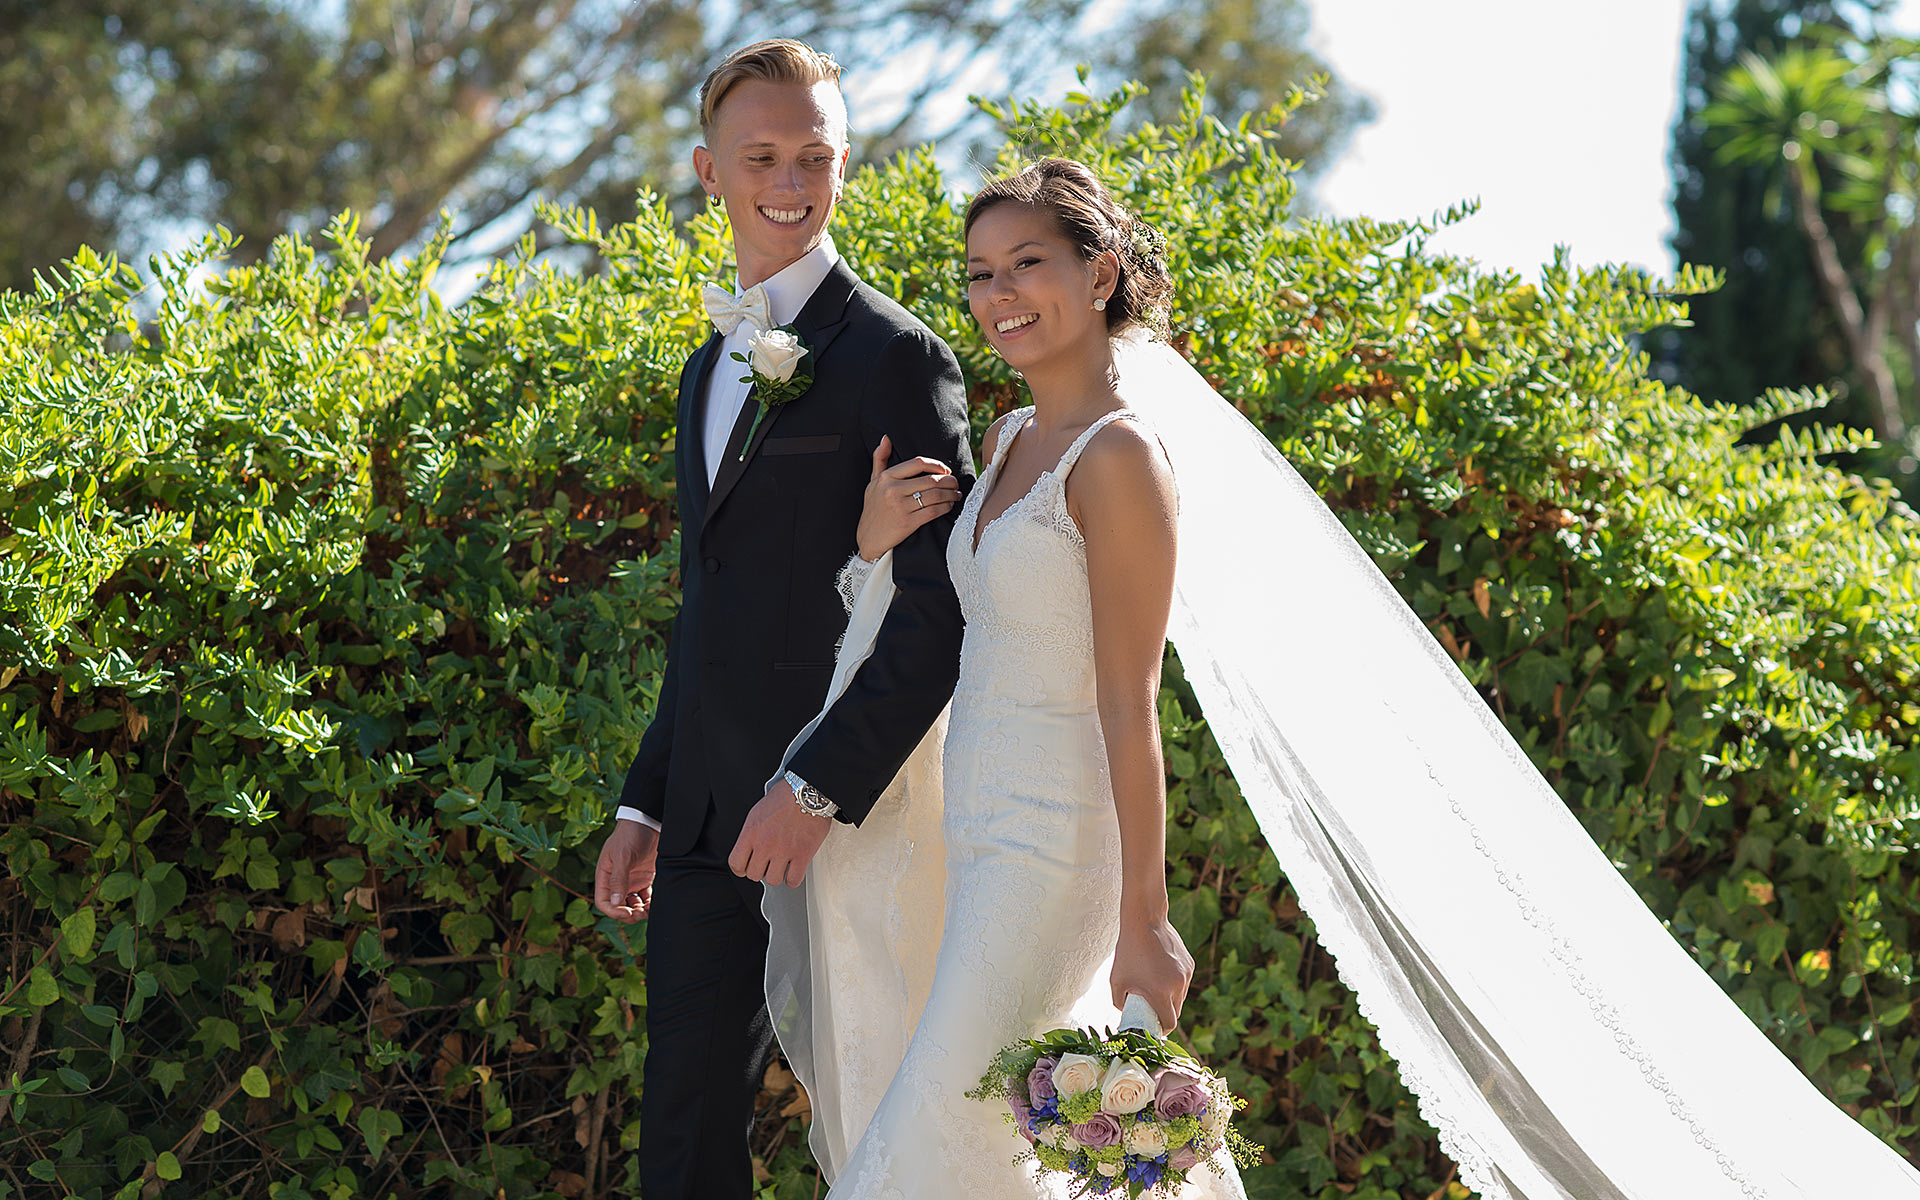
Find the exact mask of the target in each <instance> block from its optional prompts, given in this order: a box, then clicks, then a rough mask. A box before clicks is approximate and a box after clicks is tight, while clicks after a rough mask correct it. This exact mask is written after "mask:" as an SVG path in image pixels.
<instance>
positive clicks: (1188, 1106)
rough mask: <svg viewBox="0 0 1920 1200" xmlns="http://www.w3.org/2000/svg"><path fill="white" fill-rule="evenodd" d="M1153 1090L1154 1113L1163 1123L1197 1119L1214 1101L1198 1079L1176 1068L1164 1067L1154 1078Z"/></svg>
mask: <svg viewBox="0 0 1920 1200" xmlns="http://www.w3.org/2000/svg"><path fill="white" fill-rule="evenodd" d="M1153 1088H1154V1090H1153V1111H1154V1112H1155V1113H1157V1114H1159V1117H1160V1119H1161V1120H1162V1121H1171V1120H1174V1119H1175V1118H1177V1117H1197V1116H1199V1115H1200V1114H1201V1113H1202V1112H1203V1111H1205V1109H1206V1107H1207V1101H1208V1100H1210V1099H1212V1097H1211V1096H1210V1095H1209V1094H1208V1092H1207V1089H1206V1088H1205V1087H1204V1086H1202V1084H1201V1083H1200V1081H1199V1080H1198V1079H1195V1078H1194V1077H1193V1076H1192V1075H1189V1074H1188V1073H1187V1072H1185V1071H1182V1070H1179V1069H1178V1068H1176V1067H1162V1068H1161V1069H1160V1073H1159V1074H1158V1075H1155V1076H1154V1077H1153Z"/></svg>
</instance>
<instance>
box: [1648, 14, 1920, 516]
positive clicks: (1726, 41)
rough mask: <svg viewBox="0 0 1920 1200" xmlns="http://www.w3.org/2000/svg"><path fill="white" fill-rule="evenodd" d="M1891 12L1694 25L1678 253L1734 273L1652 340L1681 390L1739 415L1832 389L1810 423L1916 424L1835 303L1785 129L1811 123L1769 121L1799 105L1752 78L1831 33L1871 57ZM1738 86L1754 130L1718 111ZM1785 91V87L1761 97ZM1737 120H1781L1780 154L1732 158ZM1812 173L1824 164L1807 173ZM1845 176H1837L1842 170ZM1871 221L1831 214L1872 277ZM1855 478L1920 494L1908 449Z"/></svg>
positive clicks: (1679, 156)
mask: <svg viewBox="0 0 1920 1200" xmlns="http://www.w3.org/2000/svg"><path fill="white" fill-rule="evenodd" d="M1885 8H1886V5H1885V4H1884V3H1883V2H1882V0H1853V2H1849V0H1838V2H1834V0H1812V2H1809V0H1733V2H1732V3H1728V2H1726V0H1702V2H1700V3H1696V4H1695V5H1694V6H1693V8H1692V10H1691V12H1690V13H1689V16H1688V23H1687V34H1686V46H1685V53H1684V59H1683V67H1682V71H1683V74H1682V79H1681V89H1680V112H1679V116H1678V119H1677V120H1676V122H1675V125H1674V134H1673V146H1672V154H1671V162H1672V168H1673V175H1674V197H1673V208H1674V218H1675V232H1674V237H1673V246H1674V251H1675V254H1676V256H1677V257H1678V258H1679V259H1680V260H1681V261H1682V262H1688V263H1695V264H1699V265H1703V266H1711V267H1716V268H1718V269H1720V270H1722V271H1724V272H1725V273H1726V283H1725V285H1724V286H1723V287H1722V288H1721V289H1720V290H1719V291H1718V292H1715V293H1713V294H1710V295H1705V296H1699V297H1695V298H1694V299H1693V300H1692V301H1691V303H1690V308H1691V310H1692V320H1693V324H1692V327H1691V328H1686V329H1675V330H1666V331H1663V332H1661V333H1659V334H1656V335H1654V336H1653V337H1652V338H1650V339H1649V340H1650V341H1651V342H1652V347H1651V348H1652V349H1653V351H1654V353H1655V357H1656V360H1657V361H1658V362H1659V365H1660V370H1661V372H1662V373H1663V374H1664V375H1665V376H1666V377H1668V378H1669V379H1671V380H1673V381H1674V382H1677V383H1680V384H1682V385H1683V386H1685V387H1687V388H1688V389H1690V390H1692V391H1694V392H1696V393H1698V394H1700V395H1702V396H1705V397H1707V398H1709V399H1713V400H1722V401H1728V402H1744V401H1746V400H1748V399H1751V398H1752V397H1754V396H1757V395H1759V394H1760V393H1761V392H1762V391H1764V390H1765V389H1767V388H1770V387H1786V388H1797V387H1814V386H1826V387H1828V388H1829V389H1831V390H1832V391H1833V392H1834V393H1835V394H1836V395H1837V397H1838V399H1837V401H1836V403H1835V404H1834V405H1833V406H1832V407H1831V408H1829V409H1827V410H1826V411H1825V412H1824V413H1822V414H1816V415H1814V416H1811V417H1808V418H1804V420H1805V421H1814V420H1824V421H1839V422H1842V423H1845V424H1851V425H1858V426H1866V427H1870V428H1873V429H1876V430H1878V431H1880V432H1881V434H1882V435H1883V436H1886V435H1888V434H1889V433H1898V432H1900V431H1901V430H1903V429H1904V428H1905V426H1906V425H1907V424H1910V423H1911V419H1910V418H1901V417H1900V416H1899V413H1898V409H1897V407H1894V408H1889V407H1888V401H1887V396H1888V394H1889V390H1888V386H1887V380H1886V378H1885V376H1884V373H1881V374H1879V375H1876V374H1875V372H1876V371H1877V370H1878V369H1879V368H1876V367H1874V366H1873V365H1872V364H1871V362H1870V361H1869V360H1868V359H1863V358H1862V357H1861V356H1860V355H1859V354H1858V353H1857V342H1858V339H1857V337H1856V336H1854V335H1850V334H1849V332H1848V324H1847V320H1846V318H1845V316H1844V313H1843V311H1842V309H1841V308H1840V307H1836V305H1835V302H1834V301H1835V298H1836V295H1835V293H1834V291H1833V290H1832V287H1831V284H1832V282H1833V278H1834V277H1833V276H1832V275H1831V273H1830V272H1824V273H1823V267H1822V264H1821V262H1820V260H1819V258H1818V256H1817V249H1818V248H1817V246H1816V245H1815V244H1814V243H1811V242H1809V240H1808V238H1807V231H1806V225H1805V221H1804V214H1803V212H1802V211H1801V210H1798V209H1796V208H1795V206H1794V204H1793V189H1794V187H1795V186H1796V184H1797V183H1805V182H1806V181H1807V178H1808V177H1807V176H1806V175H1805V174H1804V173H1803V172H1800V171H1798V170H1797V169H1790V168H1792V166H1793V164H1792V163H1791V161H1790V160H1789V159H1788V158H1787V157H1786V156H1785V154H1784V153H1783V151H1784V149H1785V146H1786V143H1787V141H1788V140H1789V137H1790V135H1789V134H1788V132H1787V131H1786V130H1785V129H1784V125H1786V124H1790V123H1793V122H1797V121H1798V120H1799V119H1800V116H1799V114H1800V112H1801V111H1810V110H1805V109H1802V108H1795V110H1794V111H1793V112H1792V113H1786V112H1784V110H1782V111H1777V112H1774V113H1773V114H1772V115H1771V116H1762V115H1761V112H1760V109H1763V108H1765V107H1766V106H1767V105H1768V104H1775V105H1781V104H1785V105H1791V104H1793V103H1795V101H1794V100H1793V98H1792V97H1790V96H1787V95H1785V94H1780V95H1777V96H1775V97H1774V99H1773V100H1768V99H1766V98H1765V97H1763V96H1762V95H1760V94H1759V93H1758V92H1755V91H1754V90H1753V85H1754V83H1755V81H1754V79H1753V77H1752V75H1751V70H1750V66H1749V65H1746V64H1748V63H1749V62H1750V61H1752V60H1765V59H1773V58H1778V57H1780V56H1782V55H1786V56H1794V55H1799V54H1803V53H1805V52H1806V51H1807V49H1808V48H1809V47H1810V46H1811V45H1812V44H1813V41H1814V38H1813V31H1815V30H1817V29H1829V30H1833V31H1835V33H1836V35H1837V36H1839V37H1841V38H1843V39H1845V40H1847V41H1850V42H1852V43H1853V44H1854V45H1856V46H1861V45H1864V44H1865V42H1866V41H1868V40H1871V38H1872V36H1873V35H1872V34H1871V30H1872V29H1873V28H1874V26H1875V23H1876V21H1877V19H1878V18H1879V16H1880V15H1881V12H1882V10H1883V9H1885ZM1796 69H1798V68H1796ZM1735 77H1742V78H1745V79H1746V80H1747V83H1746V84H1743V85H1741V86H1742V87H1743V88H1745V89H1746V94H1747V100H1748V101H1749V102H1751V104H1753V105H1758V106H1760V107H1759V108H1756V109H1754V111H1753V112H1751V113H1749V115H1748V116H1747V117H1743V118H1735V116H1734V112H1733V110H1731V109H1728V108H1727V107H1725V106H1724V105H1721V106H1719V107H1717V108H1716V103H1717V98H1718V97H1720V96H1721V95H1722V94H1723V93H1724V92H1725V91H1726V89H1727V88H1728V87H1729V86H1730V85H1731V81H1732V80H1733V79H1734V78H1735ZM1782 82H1783V81H1781V80H1779V79H1775V80H1773V81H1772V82H1771V83H1766V84H1763V85H1761V90H1762V91H1764V90H1765V88H1766V87H1773V86H1777V85H1780V84H1781V83H1782ZM1809 82H1811V81H1809ZM1801 98H1802V99H1806V98H1808V97H1806V96H1803V97H1801ZM1729 119H1736V120H1738V121H1746V122H1748V123H1751V122H1752V121H1756V120H1757V121H1761V122H1762V123H1765V122H1768V121H1771V122H1772V123H1773V127H1774V129H1775V132H1776V133H1777V134H1779V137H1778V138H1777V140H1774V141H1773V142H1772V146H1771V150H1770V152H1763V153H1738V154H1730V153H1728V152H1727V150H1726V146H1727V142H1728V138H1729V136H1731V134H1730V131H1729V129H1727V128H1726V127H1725V125H1724V122H1726V121H1727V120H1729ZM1816 124H1817V121H1816ZM1763 140H1764V139H1763ZM1751 148H1752V143H1751V142H1750V141H1749V143H1748V149H1751ZM1811 164H1812V159H1811V158H1810V159H1808V160H1806V161H1805V162H1803V163H1802V164H1801V167H1803V168H1805V167H1809V166H1811ZM1838 166H1839V163H1838V162H1835V161H1830V162H1828V163H1827V169H1828V170H1831V169H1835V168H1837V167H1838ZM1816 182H1817V181H1816ZM1858 215H1859V211H1858V210H1856V209H1849V210H1848V211H1846V212H1839V211H1835V212H1834V213H1832V214H1830V215H1829V219H1828V220H1827V221H1826V224H1825V233H1824V243H1825V245H1826V248H1827V250H1828V252H1830V253H1831V254H1832V255H1833V256H1834V257H1836V258H1837V259H1839V260H1840V261H1842V262H1846V263H1851V264H1856V265H1862V264H1866V263H1867V262H1868V260H1869V258H1870V257H1871V254H1872V253H1874V251H1872V250H1870V248H1869V245H1870V243H1871V242H1872V241H1873V234H1872V232H1871V222H1867V223H1862V222H1861V221H1860V220H1858V219H1856V218H1857V217H1858ZM1823 278H1824V282H1823ZM1855 326H1856V332H1858V331H1863V329H1864V325H1863V323H1861V322H1856V323H1855ZM1854 465H1856V466H1859V467H1862V468H1864V469H1868V470H1871V471H1874V472H1877V473H1887V474H1891V475H1893V476H1894V477H1895V478H1896V479H1897V480H1899V481H1900V482H1902V483H1903V484H1906V485H1907V486H1909V487H1911V485H1912V484H1913V482H1914V477H1913V472H1914V464H1913V461H1912V455H1911V453H1910V452H1909V450H1908V449H1907V448H1905V447H1903V446H1901V445H1898V444H1891V445H1889V446H1887V447H1885V448H1884V450H1883V451H1882V452H1880V453H1878V454H1876V455H1872V456H1868V457H1867V458H1865V459H1862V460H1859V461H1857V462H1856V463H1855V464H1854Z"/></svg>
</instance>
